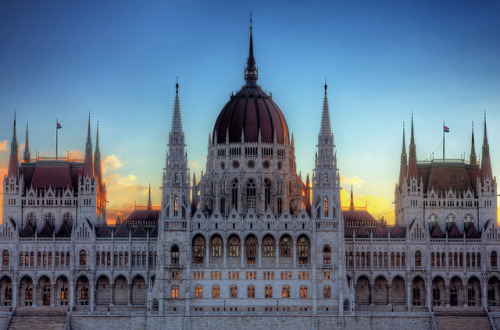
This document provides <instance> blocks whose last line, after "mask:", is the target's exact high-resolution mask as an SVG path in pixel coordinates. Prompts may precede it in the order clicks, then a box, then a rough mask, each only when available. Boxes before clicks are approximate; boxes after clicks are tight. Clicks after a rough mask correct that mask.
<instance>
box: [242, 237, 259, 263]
mask: <svg viewBox="0 0 500 330" xmlns="http://www.w3.org/2000/svg"><path fill="white" fill-rule="evenodd" d="M245 255H246V258H247V262H248V263H249V264H254V263H255V258H256V257H257V237H255V236H253V235H250V236H248V237H247V238H246V239H245Z"/></svg>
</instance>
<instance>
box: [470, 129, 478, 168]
mask: <svg viewBox="0 0 500 330" xmlns="http://www.w3.org/2000/svg"><path fill="white" fill-rule="evenodd" d="M470 163H471V164H474V165H475V164H477V158H476V147H475V146H474V122H472V144H471V147H470Z"/></svg>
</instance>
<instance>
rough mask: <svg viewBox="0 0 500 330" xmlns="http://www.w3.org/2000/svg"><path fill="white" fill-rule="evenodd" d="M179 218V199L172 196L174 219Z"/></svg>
mask: <svg viewBox="0 0 500 330" xmlns="http://www.w3.org/2000/svg"><path fill="white" fill-rule="evenodd" d="M178 216H179V198H177V196H174V217H178Z"/></svg>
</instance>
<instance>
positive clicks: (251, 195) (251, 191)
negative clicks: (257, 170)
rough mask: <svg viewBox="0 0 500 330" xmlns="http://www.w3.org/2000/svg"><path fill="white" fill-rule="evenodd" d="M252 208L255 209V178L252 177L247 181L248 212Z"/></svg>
mask: <svg viewBox="0 0 500 330" xmlns="http://www.w3.org/2000/svg"><path fill="white" fill-rule="evenodd" d="M250 210H254V211H255V180H254V179H250V180H248V181H247V212H249V211H250Z"/></svg>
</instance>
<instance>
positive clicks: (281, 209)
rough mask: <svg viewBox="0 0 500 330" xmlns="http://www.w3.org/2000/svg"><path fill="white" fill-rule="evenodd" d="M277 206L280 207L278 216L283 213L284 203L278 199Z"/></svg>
mask: <svg viewBox="0 0 500 330" xmlns="http://www.w3.org/2000/svg"><path fill="white" fill-rule="evenodd" d="M276 205H277V207H278V214H281V213H283V201H282V200H281V198H279V197H278V199H277V201H276Z"/></svg>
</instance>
